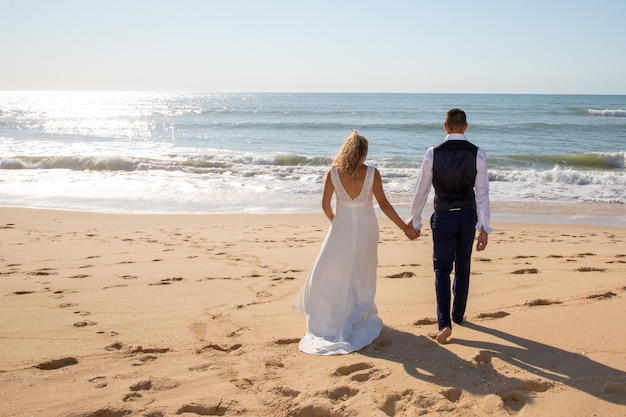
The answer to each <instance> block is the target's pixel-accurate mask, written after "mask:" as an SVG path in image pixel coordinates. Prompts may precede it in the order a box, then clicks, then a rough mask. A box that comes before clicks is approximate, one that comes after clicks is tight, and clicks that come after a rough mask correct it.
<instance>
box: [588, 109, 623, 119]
mask: <svg viewBox="0 0 626 417" xmlns="http://www.w3.org/2000/svg"><path fill="white" fill-rule="evenodd" d="M589 114H591V115H593V116H605V117H626V110H611V109H603V110H602V109H589Z"/></svg>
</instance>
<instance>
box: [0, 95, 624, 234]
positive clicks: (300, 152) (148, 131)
mask: <svg viewBox="0 0 626 417" xmlns="http://www.w3.org/2000/svg"><path fill="white" fill-rule="evenodd" d="M455 107H458V108H462V109H463V110H465V111H466V113H467V117H468V123H469V129H468V131H467V132H466V133H467V137H468V139H469V140H470V141H472V142H473V143H475V144H476V145H478V146H480V147H482V148H483V149H485V151H486V152H487V157H488V165H489V179H490V189H491V201H492V203H493V204H492V205H493V206H494V207H502V208H503V209H502V210H500V211H498V210H494V209H492V211H493V212H494V213H493V216H494V218H495V219H496V220H497V219H498V216H499V215H502V216H505V215H506V214H507V213H509V214H511V213H512V212H515V211H516V210H517V209H515V208H516V207H517V208H520V210H518V211H527V209H526V208H525V207H535V208H537V207H542V206H545V207H552V208H553V207H568V206H570V207H571V206H582V205H585V206H587V207H596V208H597V207H608V208H611V212H612V213H617V216H613V217H614V222H613V221H609V220H608V219H606V218H605V219H604V220H605V223H607V224H617V225H626V205H625V204H626V193H625V189H626V96H593V95H505V94H498V95H486V94H485V95H482V94H378V93H377V94H366V93H362V94H348V93H346V94H340V93H332V94H316V93H301V94H296V93H276V94H274V93H264V94H257V93H249V94H244V93H241V94H190V93H152V92H150V93H147V92H146V93H130V92H128V93H127V92H0V206H19V207H35V208H55V209H66V210H87V211H96V212H119V213H294V212H319V211H320V199H321V192H322V187H323V179H324V175H325V173H326V172H327V170H328V167H329V164H330V163H331V162H332V158H333V157H334V155H335V154H336V152H337V151H338V149H339V147H340V146H341V144H342V143H343V140H344V139H345V138H346V136H348V135H349V134H350V132H351V131H352V130H354V129H358V130H359V132H360V133H361V134H362V135H364V136H366V137H367V138H368V139H369V141H370V147H369V155H368V159H367V163H368V164H370V165H373V166H375V167H377V168H378V169H379V171H380V172H381V175H382V177H383V181H384V188H385V192H386V194H387V196H388V198H389V200H390V201H391V202H392V203H394V205H396V206H397V207H398V210H399V211H400V212H403V213H404V214H406V212H407V211H408V205H409V204H410V199H411V195H412V192H413V189H414V186H415V181H416V178H417V174H418V171H419V169H420V166H421V163H422V158H423V155H424V153H425V151H426V149H427V148H428V147H429V146H433V145H436V144H438V143H440V142H441V141H442V140H443V139H444V138H445V132H444V130H443V121H444V117H445V113H446V112H447V111H448V110H449V109H451V108H455ZM505 207H506V209H504V208H505ZM511 207H513V209H511ZM551 210H553V209H551ZM589 210H590V212H588V213H586V212H583V216H582V217H586V216H592V217H593V215H594V213H593V210H595V209H589ZM558 211H559V209H557V213H556V214H557V216H558V215H559V213H558ZM565 212H567V210H565ZM501 218H504V217H501ZM575 220H576V219H575V218H574V221H575Z"/></svg>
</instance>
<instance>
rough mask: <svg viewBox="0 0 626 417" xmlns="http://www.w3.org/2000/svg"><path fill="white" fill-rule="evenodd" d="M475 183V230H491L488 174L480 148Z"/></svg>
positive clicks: (485, 160)
mask: <svg viewBox="0 0 626 417" xmlns="http://www.w3.org/2000/svg"><path fill="white" fill-rule="evenodd" d="M476 171H477V172H476V183H475V184H474V192H475V193H476V211H477V214H478V222H477V223H476V230H480V228H481V227H482V228H483V229H485V232H487V233H489V232H491V227H490V225H489V223H490V222H491V211H490V207H489V174H488V173H487V154H486V153H485V151H484V150H483V149H481V148H479V149H478V153H477V154H476Z"/></svg>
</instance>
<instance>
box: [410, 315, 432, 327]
mask: <svg viewBox="0 0 626 417" xmlns="http://www.w3.org/2000/svg"><path fill="white" fill-rule="evenodd" d="M413 324H414V325H416V326H428V325H430V324H437V319H435V318H432V317H426V318H423V319H419V320H417V321H416V322H415V323H413Z"/></svg>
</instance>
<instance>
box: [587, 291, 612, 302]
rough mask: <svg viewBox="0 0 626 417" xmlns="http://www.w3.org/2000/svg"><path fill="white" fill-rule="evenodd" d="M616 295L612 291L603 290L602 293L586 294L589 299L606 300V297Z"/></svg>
mask: <svg viewBox="0 0 626 417" xmlns="http://www.w3.org/2000/svg"><path fill="white" fill-rule="evenodd" d="M616 295H617V294H615V293H614V292H612V291H607V292H604V293H599V294H592V295H589V296H587V299H589V300H606V299H608V298H613V297H615V296H616Z"/></svg>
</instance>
